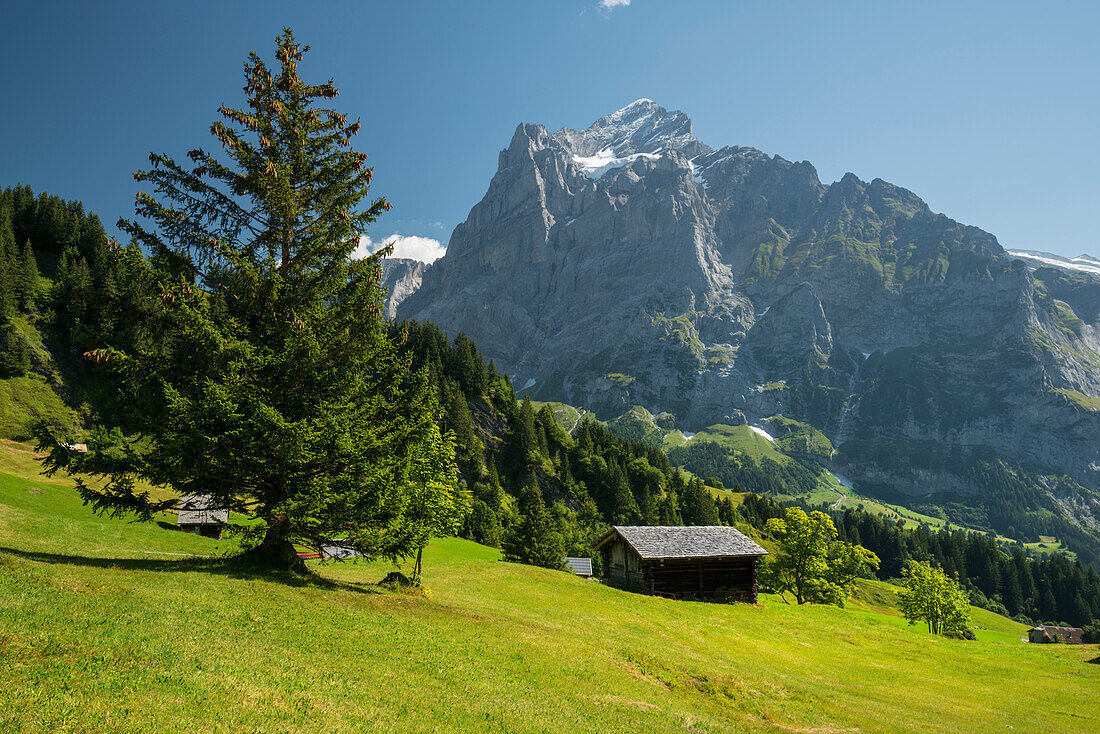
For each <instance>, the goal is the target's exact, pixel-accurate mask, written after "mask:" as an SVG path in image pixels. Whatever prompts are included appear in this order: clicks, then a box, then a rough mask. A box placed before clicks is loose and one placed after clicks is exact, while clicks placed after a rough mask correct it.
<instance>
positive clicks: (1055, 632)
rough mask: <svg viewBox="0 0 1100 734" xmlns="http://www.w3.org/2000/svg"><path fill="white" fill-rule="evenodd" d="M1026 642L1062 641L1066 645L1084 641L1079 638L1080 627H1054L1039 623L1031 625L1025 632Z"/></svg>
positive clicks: (1078, 643) (1079, 643)
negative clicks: (1036, 625) (1035, 625)
mask: <svg viewBox="0 0 1100 734" xmlns="http://www.w3.org/2000/svg"><path fill="white" fill-rule="evenodd" d="M1027 641H1028V642H1039V643H1049V642H1063V643H1065V644H1067V645H1081V644H1083V643H1084V642H1085V641H1084V640H1083V639H1082V638H1081V628H1080V627H1056V626H1054V625H1053V624H1041V625H1039V626H1038V627H1032V628H1031V629H1030V630H1028V633H1027Z"/></svg>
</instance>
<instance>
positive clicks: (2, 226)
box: [0, 208, 18, 317]
mask: <svg viewBox="0 0 1100 734" xmlns="http://www.w3.org/2000/svg"><path fill="white" fill-rule="evenodd" d="M14 264H15V235H14V234H13V233H12V229H11V216H10V214H9V213H8V210H7V209H6V208H5V209H2V210H0V317H3V316H6V315H8V314H11V313H14V312H15V307H16V303H17V302H18V299H17V291H18V284H17V283H16V280H15V278H13V275H15V271H14V270H13V268H12V266H13V265H14Z"/></svg>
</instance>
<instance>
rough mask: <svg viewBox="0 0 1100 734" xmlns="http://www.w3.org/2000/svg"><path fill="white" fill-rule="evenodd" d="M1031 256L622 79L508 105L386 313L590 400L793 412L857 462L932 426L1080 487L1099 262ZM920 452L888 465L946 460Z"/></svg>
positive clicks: (1091, 423)
mask: <svg viewBox="0 0 1100 734" xmlns="http://www.w3.org/2000/svg"><path fill="white" fill-rule="evenodd" d="M1035 265H1036V263H1034V262H1033V263H1031V267H1029V265H1028V264H1026V263H1024V262H1022V261H1020V260H1017V259H1014V258H1013V257H1012V256H1010V255H1008V254H1006V253H1005V251H1004V250H1003V249H1002V248H1001V247H1000V245H999V244H998V243H997V240H996V238H995V237H993V235H991V234H989V233H987V232H984V231H982V230H980V229H977V228H975V227H969V226H966V225H963V224H960V223H958V222H955V221H954V220H952V219H949V218H948V217H946V216H944V215H942V214H937V213H935V212H933V211H931V210H930V209H929V208H928V206H927V205H926V204H925V203H924V202H923V201H921V199H920V198H919V197H917V196H916V195H915V194H913V193H912V192H910V191H907V190H906V189H903V188H900V187H898V186H894V185H892V184H889V183H887V182H885V181H882V180H879V179H875V180H874V181H871V182H869V183H868V182H864V181H861V180H859V179H858V178H857V177H856V176H854V175H852V174H847V175H846V176H844V177H843V178H842V179H841V180H840V181H838V182H836V183H834V184H832V185H825V184H822V183H821V182H820V181H819V180H818V176H817V172H816V171H815V170H814V168H813V166H812V165H810V164H809V163H807V162H800V163H794V162H791V161H787V160H784V159H783V158H780V157H778V156H768V155H766V154H764V153H762V152H760V151H758V150H755V149H753V148H741V147H725V148H721V149H718V150H712V149H711V148H709V147H708V146H706V145H704V144H703V143H701V142H699V141H698V140H696V139H695V137H694V136H693V134H692V126H691V120H690V119H689V118H688V117H687V116H686V115H684V114H683V113H682V112H668V111H666V110H664V109H663V108H661V107H659V106H657V105H656V104H654V103H653V102H652V101H650V100H639V101H638V102H635V103H634V104H631V105H629V106H628V107H626V108H624V109H622V110H619V111H618V112H615V113H613V114H611V115H608V116H606V117H603V118H600V119H599V120H597V121H596V122H595V123H593V124H592V126H590V127H589V128H587V129H586V130H581V131H578V130H572V129H562V130H559V131H557V132H553V133H552V132H550V131H548V130H547V129H546V128H544V127H543V126H541V125H534V124H522V125H520V126H519V127H517V129H516V132H515V134H514V135H513V137H512V140H511V142H510V144H509V145H508V147H507V148H506V149H504V150H503V151H501V153H500V157H499V165H498V169H497V172H496V174H495V175H494V176H493V179H492V181H491V182H490V184H489V190H488V192H487V193H486V194H485V196H484V198H483V199H482V200H481V201H480V202H478V203H477V204H476V205H475V206H474V207H473V209H472V210H471V211H470V214H469V216H468V218H467V219H466V221H465V222H463V223H462V224H460V225H459V226H458V227H457V228H456V229H455V231H454V233H453V234H452V236H451V240H450V244H449V246H448V249H447V254H446V255H445V256H444V257H443V258H441V259H440V260H439V261H437V262H436V263H435V264H433V266H432V267H431V268H428V269H427V270H426V271H425V272H424V273H423V276H422V277H423V283H422V285H421V286H420V288H419V289H418V290H416V291H415V292H413V293H411V294H407V295H404V296H403V298H401V299H400V300H399V301H398V304H399V305H397V315H398V316H399V317H411V318H417V319H422V320H431V321H434V322H435V323H437V324H438V325H439V326H441V327H442V328H443V329H445V330H446V331H448V332H450V333H452V334H457V333H458V332H460V331H461V332H465V333H467V334H468V335H470V336H471V337H472V338H473V339H474V340H475V341H476V342H477V343H478V345H479V347H480V348H481V349H482V351H483V352H484V353H485V354H486V355H487V356H489V357H492V358H493V359H495V360H496V363H497V365H498V366H499V367H501V368H503V369H505V370H507V371H508V372H509V373H511V374H512V375H513V377H514V382H515V384H516V387H517V388H518V389H519V390H521V391H524V390H526V391H529V392H530V393H531V394H532V396H534V397H538V398H542V399H559V400H566V401H569V402H571V403H573V404H577V405H583V406H586V407H589V408H591V409H594V410H596V411H597V412H599V413H601V414H603V415H604V416H613V415H619V414H621V413H623V412H624V411H625V410H627V409H628V408H630V406H633V405H643V406H645V407H647V408H648V409H649V410H651V411H653V412H654V413H656V412H659V411H668V412H670V413H672V414H674V415H675V416H676V421H677V424H678V425H679V426H682V427H684V428H686V429H688V430H697V429H698V428H700V427H703V426H706V425H709V424H712V423H717V422H734V421H741V420H744V419H745V418H746V417H747V418H748V419H749V420H760V419H762V418H766V417H767V416H769V415H772V414H775V413H782V414H784V415H787V416H790V417H793V418H798V419H800V420H805V421H808V422H810V423H812V424H814V425H815V426H817V427H818V428H820V429H821V430H822V431H823V432H825V433H826V435H828V436H829V437H830V438H831V439H832V440H833V441H834V444H835V445H837V446H838V448H840V449H841V450H840V451H838V456H837V461H838V463H842V462H844V461H849V460H847V459H845V456H847V455H849V454H847V453H846V452H845V451H844V450H843V448H844V444H850V446H852V447H861V451H860V452H852V453H850V456H851V459H850V461H849V464H847V465H844V469H845V472H846V473H847V474H849V475H850V476H853V478H856V479H859V478H860V477H861V467H863V468H865V472H864V474H863V475H862V476H863V477H864V478H865V479H867V480H870V479H872V478H874V479H875V480H876V481H877V480H878V478H880V474H881V473H882V471H883V469H882V466H883V462H881V461H880V462H877V463H876V462H873V461H871V460H869V459H867V458H866V457H867V456H868V455H869V454H868V451H867V447H868V446H878V447H881V448H882V449H883V450H884V451H887V452H889V451H893V450H896V447H898V446H914V445H920V442H934V443H937V444H941V445H947V446H956V447H959V448H960V450H963V451H964V452H965V451H980V452H992V454H994V455H997V456H1004V457H1009V458H1011V459H1012V460H1014V461H1022V462H1026V463H1029V464H1031V465H1034V466H1036V467H1039V468H1041V469H1044V470H1050V471H1057V472H1066V473H1069V474H1072V475H1073V476H1074V477H1076V478H1077V479H1078V480H1080V481H1082V482H1084V483H1086V484H1087V486H1089V487H1093V488H1095V487H1096V486H1097V485H1098V484H1100V413H1097V412H1094V411H1093V410H1092V409H1090V408H1089V407H1088V406H1089V405H1092V403H1090V402H1089V400H1088V398H1089V396H1097V395H1100V277H1096V276H1092V275H1090V274H1088V273H1082V272H1074V273H1067V272H1066V271H1064V270H1060V269H1051V268H1047V269H1043V268H1039V269H1035ZM410 282H411V281H410ZM394 292H395V294H396V292H397V291H396V289H395V291H394ZM937 471H938V470H937V469H936V468H935V467H933V468H932V469H929V470H922V472H923V473H919V472H910V473H909V474H908V475H907V477H900V476H896V477H894V478H893V480H892V481H893V484H894V486H895V487H897V488H899V489H900V490H901V491H908V492H912V493H914V494H921V493H926V492H927V491H929V489H928V487H927V481H930V479H929V478H930V477H932V478H935V477H941V478H942V479H943V481H945V482H947V481H952V482H953V481H956V479H957V477H956V479H950V478H946V477H947V476H948V475H947V474H945V473H942V472H941V473H939V474H937ZM918 476H919V477H920V481H918V480H917V479H914V477H918ZM952 476H954V475H952ZM937 481H938V480H937ZM958 485H959V487H960V488H963V489H965V487H964V486H963V485H965V482H964V481H962V480H961V479H960V480H958Z"/></svg>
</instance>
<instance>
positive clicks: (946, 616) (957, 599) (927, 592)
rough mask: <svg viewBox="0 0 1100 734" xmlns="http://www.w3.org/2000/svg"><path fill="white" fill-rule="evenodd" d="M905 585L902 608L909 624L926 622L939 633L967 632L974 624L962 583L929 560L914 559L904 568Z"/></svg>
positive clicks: (900, 594)
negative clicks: (926, 561) (972, 623)
mask: <svg viewBox="0 0 1100 734" xmlns="http://www.w3.org/2000/svg"><path fill="white" fill-rule="evenodd" d="M903 573H904V574H905V577H906V582H905V589H904V590H903V591H899V592H898V608H899V609H900V610H901V613H902V614H904V615H905V618H906V619H907V620H909V624H916V623H917V622H926V623H927V624H928V631H929V632H931V633H933V634H937V635H942V634H948V633H956V634H961V633H965V632H966V631H967V630H968V629H969V626H970V601H969V600H968V599H967V596H966V592H964V591H963V590H962V587H960V586H959V584H958V583H957V582H956V581H955V580H954V579H952V578H951V577H950V576H948V575H947V574H946V573H944V572H943V569H941V568H939V567H936V566H933V565H931V564H929V563H921V562H919V561H914V562H912V563H910V564H909V566H908V567H906V569H905V570H904V572H903Z"/></svg>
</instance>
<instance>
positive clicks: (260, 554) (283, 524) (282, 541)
mask: <svg viewBox="0 0 1100 734" xmlns="http://www.w3.org/2000/svg"><path fill="white" fill-rule="evenodd" d="M289 534H290V520H288V519H287V516H286V515H273V516H272V517H270V518H268V520H267V533H265V534H264V539H263V542H261V543H260V544H259V545H258V546H256V547H255V548H253V549H252V550H251V551H249V552H248V553H247V554H246V555H247V556H248V557H249V558H251V559H253V560H255V561H256V562H258V563H260V564H262V565H265V566H272V567H274V568H285V569H288V570H294V571H304V570H305V567H306V565H305V563H303V562H302V559H301V558H299V557H298V552H297V551H295V550H294V544H293V543H291V542H290V540H288V539H287V536H288V535H289Z"/></svg>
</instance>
